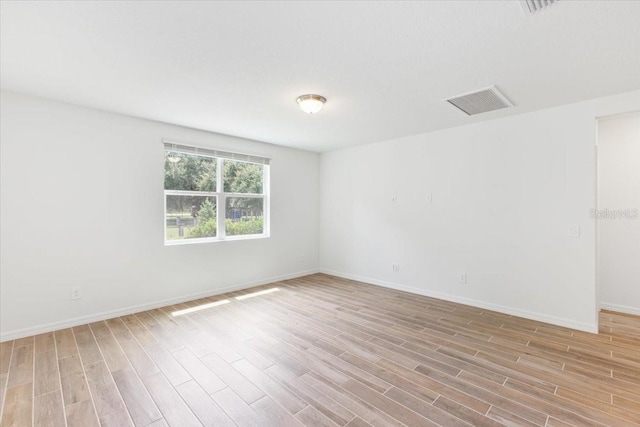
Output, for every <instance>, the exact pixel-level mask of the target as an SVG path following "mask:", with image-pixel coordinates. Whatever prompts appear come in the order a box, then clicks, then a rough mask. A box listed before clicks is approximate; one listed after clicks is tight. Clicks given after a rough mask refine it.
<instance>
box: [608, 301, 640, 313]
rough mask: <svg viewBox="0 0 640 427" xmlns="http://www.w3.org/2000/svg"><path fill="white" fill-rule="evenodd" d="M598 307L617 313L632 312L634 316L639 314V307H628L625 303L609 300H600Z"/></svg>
mask: <svg viewBox="0 0 640 427" xmlns="http://www.w3.org/2000/svg"><path fill="white" fill-rule="evenodd" d="M600 309H601V310H610V311H617V312H618V313H624V314H633V315H635V316H640V308H638V307H629V306H627V305H620V304H612V303H610V302H601V303H600Z"/></svg>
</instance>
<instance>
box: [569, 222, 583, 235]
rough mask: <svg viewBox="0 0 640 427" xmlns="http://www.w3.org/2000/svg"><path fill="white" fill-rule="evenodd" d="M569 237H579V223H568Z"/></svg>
mask: <svg viewBox="0 0 640 427" xmlns="http://www.w3.org/2000/svg"><path fill="white" fill-rule="evenodd" d="M569 237H573V238H576V239H577V238H578V237H580V226H579V225H575V224H573V225H570V226H569Z"/></svg>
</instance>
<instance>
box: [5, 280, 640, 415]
mask: <svg viewBox="0 0 640 427" xmlns="http://www.w3.org/2000/svg"><path fill="white" fill-rule="evenodd" d="M274 288H277V289H278V290H277V291H271V292H264V293H262V294H260V295H257V296H255V297H252V298H242V297H243V296H245V297H246V296H247V295H250V294H252V293H254V292H257V291H269V290H272V289H274ZM237 297H240V299H237ZM215 302H219V304H218V305H215V304H212V305H214V306H211V307H209V308H206V309H202V310H199V311H194V312H191V313H187V314H183V315H179V316H173V315H172V313H173V312H175V311H178V310H185V309H191V308H197V307H200V306H202V305H203V304H210V305H211V303H215ZM220 302H221V303H220ZM0 402H2V404H1V409H0V410H1V413H0V417H1V421H0V425H1V426H2V427H9V426H20V427H24V426H32V425H34V426H61V427H63V426H68V427H72V426H81V427H90V426H116V427H124V426H131V425H135V426H153V427H161V426H179V427H188V426H201V425H206V426H216V427H218V426H223V427H224V426H241V427H242V426H250V427H255V426H278V427H280V426H284V427H286V426H302V425H308V426H334V427H335V426H348V427H366V426H384V427H386V426H499V425H510V426H568V425H574V426H633V425H640V317H637V316H628V315H622V314H617V313H612V312H602V313H601V316H600V334H598V335H595V334H588V333H584V332H579V331H574V330H570V329H566V328H561V327H556V326H551V325H548V324H544V323H540V322H534V321H530V320H525V319H521V318H516V317H513V316H509V315H505V314H500V313H495V312H490V311H487V310H482V309H478V308H474V307H469V306H464V305H460V304H454V303H449V302H444V301H440V300H436V299H432V298H427V297H422V296H417V295H412V294H407V293H404V292H399V291H394V290H389V289H384V288H379V287H376V286H371V285H365V284H362V283H358V282H354V281H350V280H344V279H339V278H335V277H331V276H327V275H323V274H316V275H312V276H307V277H304V278H300V279H294V280H287V281H284V282H278V283H275V284H272V285H268V286H263V287H259V288H254V289H250V290H245V291H241V292H235V293H230V294H225V295H220V296H216V297H211V298H205V299H201V300H197V301H191V302H189V303H185V304H178V305H174V306H170V307H164V308H161V309H156V310H150V311H146V312H142V313H138V314H135V315H130V316H124V317H120V318H115V319H111V320H107V321H104V322H96V323H92V324H89V325H83V326H78V327H75V328H72V329H65V330H60V331H56V332H52V333H47V334H42V335H37V336H32V337H28V338H22V339H17V340H14V341H9V342H3V343H1V344H0Z"/></svg>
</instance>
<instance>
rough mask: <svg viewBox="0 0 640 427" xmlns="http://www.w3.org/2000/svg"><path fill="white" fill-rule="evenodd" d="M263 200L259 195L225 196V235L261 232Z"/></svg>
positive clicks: (262, 228)
mask: <svg viewBox="0 0 640 427" xmlns="http://www.w3.org/2000/svg"><path fill="white" fill-rule="evenodd" d="M263 207H264V200H263V199H262V198H261V197H227V207H226V211H225V212H226V220H225V232H226V234H227V236H240V235H245V234H262V232H263V230H264V226H263V222H264V216H263Z"/></svg>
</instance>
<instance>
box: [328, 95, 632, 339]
mask: <svg viewBox="0 0 640 427" xmlns="http://www.w3.org/2000/svg"><path fill="white" fill-rule="evenodd" d="M443 108H446V106H443ZM638 109H640V92H632V93H626V94H622V95H618V96H612V97H607V98H600V99H596V100H592V101H588V102H582V103H578V104H572V105H567V106H562V107H557V108H553V109H547V110H542V111H538V112H534V113H528V114H522V115H517V116H512V117H508V118H503V119H496V120H492V121H486V122H481V123H477V124H473V125H469V126H465V127H459V128H453V129H447V130H443V131H439V132H433V133H428V134H423V135H417V136H413V137H408V138H403V139H398V140H392V141H386V142H381V143H377V144H371V145H365V146H360V147H356V148H351V149H345V150H340V151H334V152H329V153H325V154H323V155H322V156H321V161H320V182H321V189H320V208H321V212H320V268H321V271H325V272H328V273H332V274H337V275H340V276H344V277H350V278H355V279H360V280H365V281H369V282H371V283H376V284H380V285H383V286H390V287H395V288H400V289H405V290H408V291H412V292H416V293H420V294H425V295H433V296H437V297H440V298H444V299H449V300H453V301H459V302H463V303H469V304H473V305H476V306H480V307H486V308H492V309H496V310H499V311H503V312H506V313H511V314H517V315H520V316H524V317H528V318H532V319H538V320H543V321H547V322H550V323H555V324H558V325H565V326H569V327H573V328H577V329H582V330H587V331H597V314H596V312H597V310H596V290H595V224H594V221H593V220H591V219H590V218H589V211H590V209H593V208H594V207H595V194H596V188H595V180H596V157H595V136H596V131H595V129H596V125H595V124H596V122H595V119H596V118H597V117H599V116H603V115H608V114H614V113H620V112H628V111H633V110H638ZM428 119H429V118H428V117H425V120H428ZM429 194H431V195H432V202H429V201H428V195H429ZM394 195H395V196H397V201H396V202H395V203H393V202H392V196H394ZM570 225H578V226H580V231H581V234H580V237H579V238H572V237H569V234H568V229H569V226H570ZM393 263H399V264H400V271H399V272H393V271H392V267H391V266H392V264H393ZM460 272H466V273H467V275H468V279H467V280H468V283H467V284H460V283H459V280H458V273H460Z"/></svg>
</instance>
